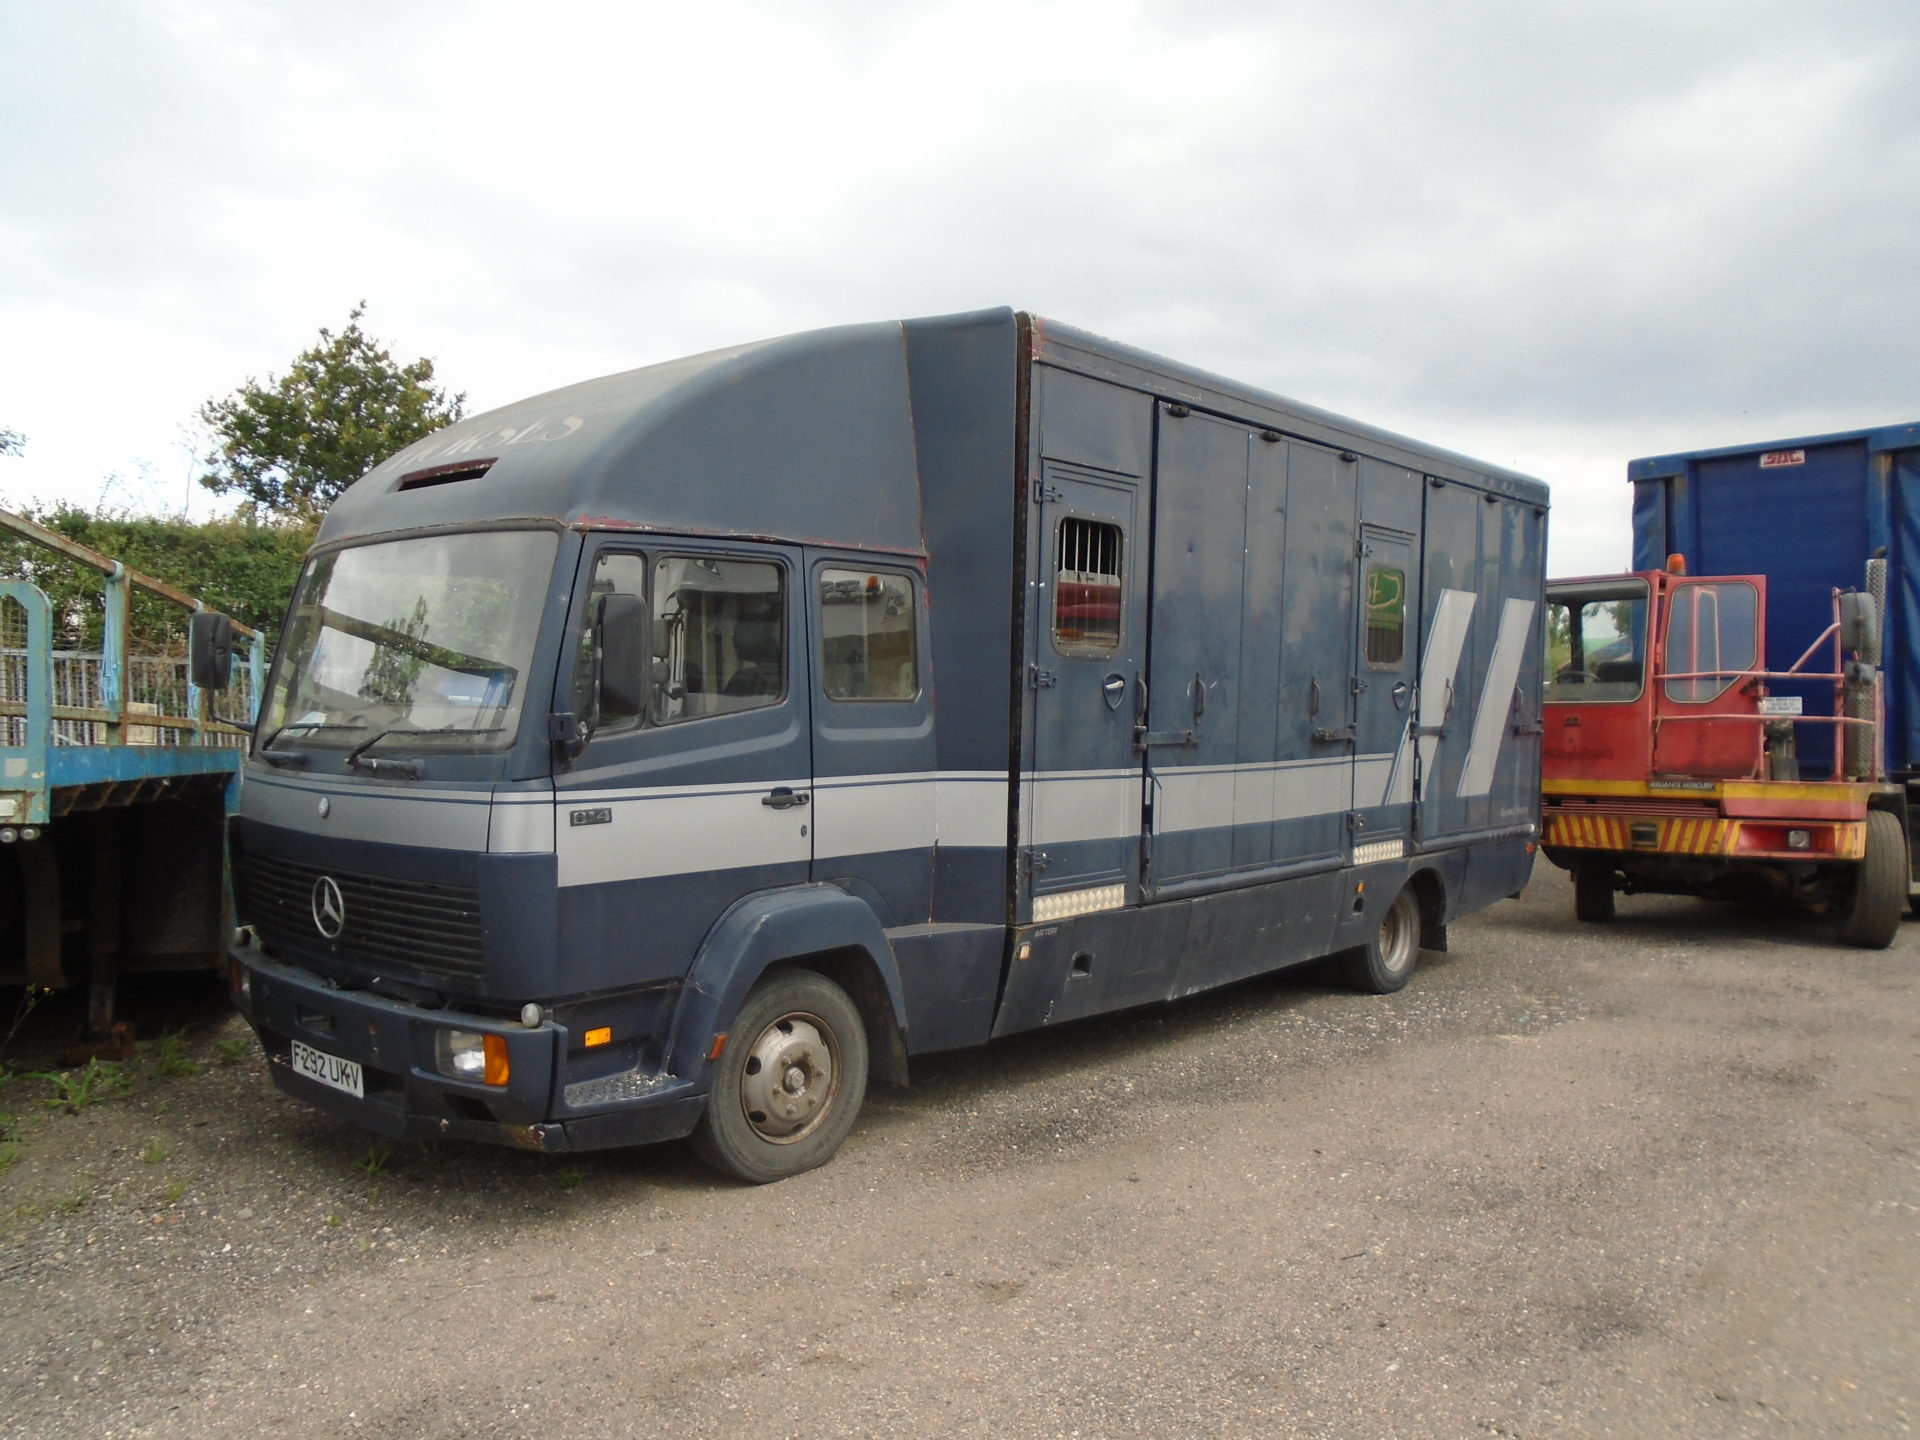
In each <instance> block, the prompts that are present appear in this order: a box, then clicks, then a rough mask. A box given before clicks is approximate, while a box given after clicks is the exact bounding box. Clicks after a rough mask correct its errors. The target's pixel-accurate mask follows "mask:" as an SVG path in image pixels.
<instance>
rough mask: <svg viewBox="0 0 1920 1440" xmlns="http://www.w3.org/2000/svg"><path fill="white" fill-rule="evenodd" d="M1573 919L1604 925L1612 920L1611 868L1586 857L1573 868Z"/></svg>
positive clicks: (1602, 861) (1600, 861) (1603, 862)
mask: <svg viewBox="0 0 1920 1440" xmlns="http://www.w3.org/2000/svg"><path fill="white" fill-rule="evenodd" d="M1573 918H1574V919H1576V920H1587V921H1591V922H1594V923H1596V924H1605V923H1606V922H1607V921H1609V920H1611V919H1613V866H1612V865H1611V864H1609V863H1608V862H1607V861H1605V860H1595V859H1593V858H1592V857H1588V858H1586V859H1583V860H1576V861H1575V862H1574V866H1573Z"/></svg>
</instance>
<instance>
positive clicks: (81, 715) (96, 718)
mask: <svg viewBox="0 0 1920 1440" xmlns="http://www.w3.org/2000/svg"><path fill="white" fill-rule="evenodd" d="M27 713H28V711H27V706H26V705H25V704H24V703H23V702H21V701H19V700H0V717H4V716H10V715H25V714H27ZM48 713H49V715H51V716H52V718H53V719H55V720H78V721H84V722H87V723H90V724H97V725H108V724H112V723H113V722H114V721H115V720H117V719H118V718H119V712H117V711H113V710H84V709H82V708H80V707H79V706H77V705H51V706H49V707H48ZM126 723H127V724H128V725H129V726H131V727H132V728H134V729H142V728H144V729H148V730H193V731H200V730H202V729H203V728H204V731H205V733H206V734H208V735H245V734H246V733H247V732H246V731H244V730H242V729H240V728H239V727H238V726H237V725H228V724H225V723H224V722H222V721H220V720H218V719H213V720H210V721H209V722H208V723H207V724H206V725H205V726H204V727H202V726H201V725H200V724H199V722H197V721H195V720H192V719H190V718H188V717H187V716H184V715H136V714H133V713H132V712H128V714H127V717H126Z"/></svg>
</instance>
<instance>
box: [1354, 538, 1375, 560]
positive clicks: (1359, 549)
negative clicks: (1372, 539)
mask: <svg viewBox="0 0 1920 1440" xmlns="http://www.w3.org/2000/svg"><path fill="white" fill-rule="evenodd" d="M1353 553H1354V554H1355V555H1357V556H1359V557H1360V558H1361V559H1362V560H1364V559H1366V558H1367V556H1369V555H1371V554H1372V553H1373V547H1372V546H1371V545H1369V544H1367V542H1366V541H1364V540H1356V541H1354V542H1353Z"/></svg>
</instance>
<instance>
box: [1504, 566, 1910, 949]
mask: <svg viewBox="0 0 1920 1440" xmlns="http://www.w3.org/2000/svg"><path fill="white" fill-rule="evenodd" d="M1766 590H1767V582H1766V579H1765V577H1764V576H1759V575H1716V576H1689V575H1687V574H1685V573H1684V562H1681V561H1680V560H1679V559H1678V557H1676V558H1675V561H1674V562H1673V563H1672V564H1671V565H1670V567H1669V568H1668V569H1666V570H1641V571H1634V572H1632V573H1630V574H1623V575H1602V576H1586V577H1581V578H1577V579H1570V580H1556V581H1550V582H1549V583H1548V586H1547V616H1548V623H1547V646H1548V657H1547V660H1548V663H1547V669H1546V673H1547V677H1548V683H1547V686H1546V690H1545V694H1544V697H1543V699H1544V714H1545V722H1546V723H1545V729H1546V734H1545V739H1544V745H1543V777H1544V778H1543V784H1542V790H1543V807H1544V812H1545V813H1544V816H1543V838H1544V847H1543V848H1544V849H1545V851H1546V854H1547V858H1548V859H1549V860H1551V861H1552V862H1553V863H1554V864H1556V865H1559V866H1561V867H1562V868H1563V869H1566V870H1568V871H1569V872H1571V874H1572V876H1573V883H1574V907H1575V913H1576V914H1578V915H1579V917H1580V918H1581V919H1583V920H1596V921H1597V920H1608V919H1611V918H1612V916H1613V912H1614V896H1615V893H1616V892H1617V891H1625V892H1626V893H1629V894H1632V893H1638V892H1651V893H1659V894H1685V895H1723V896H1737V895H1739V894H1741V893H1743V892H1751V891H1752V890H1754V889H1756V888H1761V887H1764V888H1767V889H1770V890H1773V891H1775V892H1784V893H1786V894H1789V895H1791V896H1793V897H1794V898H1796V899H1799V900H1801V901H1803V902H1805V903H1807V904H1809V905H1811V906H1813V907H1814V908H1816V909H1819V910H1822V911H1825V912H1827V913H1830V914H1832V915H1833V916H1834V918H1835V921H1836V923H1837V925H1838V928H1839V931H1840V935H1841V938H1842V939H1843V940H1846V941H1848V942H1849V943H1852V944H1859V945H1868V946H1873V947H1876V948H1877V947H1880V946H1884V945H1886V944H1888V943H1890V942H1891V940H1892V938H1893V935H1894V933H1895V931H1896V930H1897V929H1898V926H1899V920H1900V912H1901V909H1902V908H1903V906H1904V904H1905V902H1906V898H1907V888H1908V886H1907V844H1906V827H1905V816H1904V796H1903V794H1902V792H1901V791H1900V790H1899V788H1898V787H1895V786H1891V785H1888V784H1886V783H1885V782H1884V777H1883V774H1882V770H1881V766H1880V763H1879V760H1878V751H1877V747H1876V746H1875V745H1873V744H1872V743H1871V742H1872V738H1873V736H1874V734H1875V720H1876V718H1877V712H1878V690H1877V681H1876V680H1875V678H1874V677H1873V675H1872V673H1871V670H1872V667H1871V666H1870V665H1863V664H1862V663H1861V662H1860V661H1859V659H1858V656H1857V655H1856V658H1855V660H1854V661H1853V662H1852V663H1851V664H1846V663H1843V660H1842V656H1841V648H1842V647H1841V640H1840V636H1841V633H1842V620H1841V613H1840V612H1841V609H1842V603H1841V597H1840V596H1839V595H1837V594H1836V596H1835V602H1834V604H1835V618H1834V624H1833V625H1832V626H1831V627H1829V629H1828V631H1827V632H1826V633H1825V634H1823V635H1822V636H1820V637H1819V638H1818V639H1817V640H1815V642H1814V644H1813V645H1812V646H1810V647H1809V648H1808V650H1807V652H1806V654H1805V655H1803V656H1802V657H1801V661H1800V662H1799V663H1798V664H1796V665H1795V666H1794V667H1793V668H1792V669H1791V670H1790V671H1787V672H1781V673H1779V674H1774V673H1771V672H1768V671H1767V670H1765V669H1764V664H1765V662H1764V659H1763V658H1762V657H1764V656H1765V654H1766V633H1765V627H1766ZM1864 599H1865V597H1853V602H1854V608H1855V609H1857V608H1858V604H1857V602H1858V601H1860V600H1864ZM1829 640H1831V641H1832V650H1831V653H1832V655H1833V668H1832V672H1831V673H1814V672H1810V671H1808V670H1807V669H1805V668H1804V667H1805V666H1806V665H1807V664H1808V663H1809V662H1811V661H1812V659H1813V657H1814V656H1815V655H1816V654H1817V653H1818V652H1820V651H1821V650H1822V649H1823V648H1824V646H1825V644H1826V642H1828V641H1829ZM1770 681H1774V682H1789V683H1788V684H1787V685H1786V687H1785V688H1787V689H1788V690H1791V691H1795V692H1798V691H1803V690H1805V689H1806V688H1807V682H1831V691H1832V694H1833V697H1834V698H1833V705H1832V713H1831V714H1809V713H1807V712H1806V709H1805V706H1804V704H1803V696H1802V695H1801V694H1799V693H1794V694H1791V695H1778V696H1776V695H1773V694H1771V693H1770V687H1769V682H1770ZM1813 688H1814V689H1815V691H1816V694H1818V692H1819V691H1820V689H1821V688H1822V687H1821V686H1820V685H1819V684H1818V683H1815V685H1814V687H1813ZM1862 711H1864V712H1865V713H1864V714H1863V713H1860V712H1862ZM1822 726H1824V727H1828V737H1827V738H1828V741H1829V743H1825V744H1823V743H1821V741H1820V740H1818V739H1815V740H1809V741H1808V742H1807V743H1808V752H1809V762H1810V763H1809V765H1808V767H1807V768H1808V769H1809V770H1814V771H1817V770H1819V769H1820V768H1821V767H1822V766H1823V765H1824V764H1825V762H1824V761H1823V760H1820V759H1818V758H1817V757H1816V755H1815V752H1816V751H1818V752H1824V751H1826V750H1828V749H1830V750H1831V752H1832V755H1831V765H1830V767H1827V768H1826V773H1825V774H1824V776H1820V777H1818V778H1802V767H1801V763H1800V758H1799V748H1800V732H1803V731H1814V730H1816V729H1817V728H1819V727H1822ZM1850 729H1852V730H1854V731H1855V733H1854V734H1853V735H1852V737H1851V739H1849V738H1848V736H1847V732H1848V731H1849V730H1850ZM1876 814H1877V815H1878V816H1879V818H1878V819H1875V818H1874V817H1875V816H1876Z"/></svg>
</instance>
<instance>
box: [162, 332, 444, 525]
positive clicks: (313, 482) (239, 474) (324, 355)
mask: <svg viewBox="0 0 1920 1440" xmlns="http://www.w3.org/2000/svg"><path fill="white" fill-rule="evenodd" d="M366 312H367V306H366V302H365V301H364V300H363V301H361V302H360V303H359V304H358V305H356V306H354V307H353V310H352V311H351V312H350V313H349V314H348V316H347V328H346V329H344V330H342V331H341V332H340V333H339V334H338V335H336V334H334V333H333V332H332V331H330V330H325V329H323V330H321V332H320V341H319V343H318V344H317V345H314V346H313V347H312V348H310V349H308V350H306V351H303V352H302V353H301V354H300V355H299V356H298V357H296V358H295V360H294V362H293V366H292V368H291V369H289V370H288V371H287V373H286V374H285V375H284V376H280V377H278V378H276V377H274V376H272V375H269V376H268V377H267V381H266V383H265V384H261V383H260V382H259V381H257V380H253V379H249V380H248V381H247V383H246V384H244V385H242V386H241V387H240V388H239V389H238V390H236V391H234V392H233V394H231V395H228V396H226V397H225V398H223V399H215V400H209V401H207V403H206V404H204V405H202V406H201V407H200V411H199V416H200V420H201V423H203V424H204V425H205V426H206V427H207V428H208V430H209V431H211V432H212V433H211V436H210V439H211V441H212V448H211V449H210V450H209V452H208V453H207V455H206V456H205V457H204V462H205V464H206V465H207V467H208V470H207V473H206V474H205V475H202V476H201V477H200V483H201V484H202V485H204V486H206V487H207V488H208V489H209V490H213V491H216V492H219V493H221V494H226V493H230V492H233V491H238V492H240V493H241V494H243V495H244V496H246V499H247V503H248V504H249V505H251V506H252V507H253V509H254V512H255V513H256V514H261V513H264V514H267V515H272V516H279V517H282V518H285V519H290V520H298V521H311V520H313V519H315V518H317V517H318V516H319V514H320V513H321V512H322V511H323V510H325V509H326V508H327V506H328V505H329V504H331V503H332V501H333V499H334V497H335V496H336V495H338V494H339V493H340V492H341V491H342V490H344V489H346V487H347V486H349V485H351V484H352V483H353V482H354V481H355V480H358V479H359V478H360V477H361V476H362V475H364V474H366V472H367V471H368V470H370V469H372V468H373V467H374V466H375V465H377V464H378V463H379V462H380V461H382V460H384V459H386V458H387V456H389V455H391V454H393V452H394V451H396V450H401V449H404V448H405V447H406V446H408V445H411V444H412V443H413V442H414V441H416V440H418V439H420V438H421V437H422V436H424V435H429V434H431V433H432V432H433V431H435V430H438V429H439V428H440V427H441V426H443V425H450V424H452V423H453V422H454V421H455V420H458V419H459V418H460V413H461V406H462V405H463V404H464V403H465V401H466V398H467V397H466V396H465V394H458V395H449V394H448V393H447V392H446V391H444V390H439V389H436V388H434V386H433V384H432V381H433V378H434V377H433V361H431V360H426V359H421V360H415V361H413V362H412V363H410V364H406V365H402V364H401V363H400V362H398V361H397V360H395V359H394V358H393V356H392V354H390V353H389V352H388V351H387V349H386V348H385V347H384V346H382V345H381V344H379V342H377V341H375V340H374V339H373V338H372V337H370V336H369V335H367V333H366V332H365V331H364V330H362V329H361V328H360V318H361V317H362V316H363V315H365V314H366Z"/></svg>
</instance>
